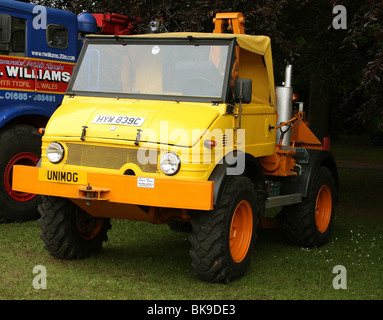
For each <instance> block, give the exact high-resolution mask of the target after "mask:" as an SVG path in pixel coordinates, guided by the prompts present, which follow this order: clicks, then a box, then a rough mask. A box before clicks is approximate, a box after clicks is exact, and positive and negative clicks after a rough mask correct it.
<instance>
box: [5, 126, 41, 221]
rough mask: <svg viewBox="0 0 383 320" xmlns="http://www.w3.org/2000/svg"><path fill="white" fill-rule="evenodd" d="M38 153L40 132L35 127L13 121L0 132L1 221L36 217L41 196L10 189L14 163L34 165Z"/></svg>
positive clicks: (39, 151) (38, 156)
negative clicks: (12, 123)
mask: <svg viewBox="0 0 383 320" xmlns="http://www.w3.org/2000/svg"><path fill="white" fill-rule="evenodd" d="M40 154H41V136H40V135H39V134H38V131H37V129H36V128H34V127H32V126H28V125H20V124H17V125H12V126H9V127H7V128H6V129H4V130H3V131H2V132H1V133H0V222H13V221H26V220H33V219H37V218H38V217H39V213H38V211H37V206H38V204H39V203H40V202H41V197H40V196H38V195H35V194H30V193H23V192H17V191H14V190H13V189H12V174H13V166H14V165H15V164H22V165H30V166H36V164H37V163H38V161H39V159H40Z"/></svg>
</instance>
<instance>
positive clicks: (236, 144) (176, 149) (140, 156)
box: [137, 121, 245, 175]
mask: <svg viewBox="0 0 383 320" xmlns="http://www.w3.org/2000/svg"><path fill="white" fill-rule="evenodd" d="M137 134H138V133H137ZM201 139H202V142H201ZM145 142H148V143H145ZM152 143H155V144H156V145H157V144H160V145H161V146H162V148H164V149H166V148H167V152H171V153H174V154H177V155H178V156H179V157H180V159H181V162H182V164H212V163H214V164H223V162H224V161H225V162H226V164H227V165H228V166H227V170H226V174H228V175H241V174H242V173H243V172H244V170H245V129H225V130H221V129H214V130H209V129H192V130H185V129H173V130H169V123H168V121H161V122H160V126H159V131H156V130H153V129H150V128H147V129H143V130H140V133H139V141H138V139H137V144H139V146H140V147H139V149H138V151H137V161H138V162H139V163H140V164H141V165H146V164H157V162H158V158H157V148H153V147H151V144H152ZM189 146H191V147H189Z"/></svg>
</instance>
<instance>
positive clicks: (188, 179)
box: [13, 13, 338, 283]
mask: <svg viewBox="0 0 383 320" xmlns="http://www.w3.org/2000/svg"><path fill="white" fill-rule="evenodd" d="M243 23H244V19H243V17H242V15H241V14H239V13H237V14H219V15H217V17H216V18H215V30H214V33H209V34H202V33H164V34H147V35H137V36H89V37H88V38H87V39H86V41H85V44H84V48H83V50H82V53H81V56H80V58H79V61H78V64H77V65H76V68H75V71H74V74H73V77H72V79H71V82H70V84H69V87H68V90H67V93H66V95H65V98H64V100H63V103H62V105H61V106H60V107H59V108H58V109H57V111H56V112H55V113H54V114H53V116H52V117H51V119H50V121H49V123H48V124H47V126H46V128H45V129H44V132H43V137H42V154H41V161H40V162H39V164H38V165H37V166H36V167H31V166H22V165H18V166H15V167H14V176H13V188H14V190H17V191H20V192H30V193H35V194H41V195H43V202H42V204H41V205H40V207H39V210H40V213H41V218H40V220H39V226H40V227H41V238H42V239H43V241H44V243H45V248H46V249H47V250H48V251H49V252H50V254H51V255H53V256H55V257H58V258H61V259H78V258H84V257H88V256H91V255H93V254H95V253H97V252H99V251H100V250H101V249H102V244H103V241H106V240H107V231H108V229H110V227H111V224H110V219H111V218H113V219H130V220H139V221H147V222H150V223H155V224H163V223H168V224H169V226H171V228H173V229H190V230H191V231H190V236H189V239H190V243H191V249H190V256H191V260H192V267H193V268H194V270H195V272H196V274H197V276H198V277H199V278H200V279H202V280H204V281H208V282H226V283H227V282H230V281H232V280H234V279H236V278H238V277H240V276H242V275H243V274H244V272H245V271H246V268H247V266H248V263H249V261H250V257H251V254H252V251H253V248H254V242H255V239H256V234H257V231H256V230H257V228H258V227H267V226H268V225H269V224H270V221H271V222H276V221H279V220H280V218H281V217H282V218H283V225H284V227H285V230H286V233H287V235H288V237H289V238H290V239H291V240H292V241H293V242H294V243H296V244H297V245H300V246H304V247H316V246H320V245H322V244H324V243H325V242H326V241H327V240H328V238H329V235H330V230H331V226H332V223H333V217H334V205H335V203H336V199H337V186H338V178H337V169H336V165H335V161H334V159H333V157H332V155H331V153H330V152H329V150H326V149H328V143H327V140H326V142H325V143H323V142H320V141H319V140H318V139H317V138H316V137H315V136H314V135H313V134H312V132H311V131H310V130H309V129H308V126H307V124H306V121H305V116H304V112H303V110H302V108H300V109H298V110H297V111H296V112H294V111H293V108H292V105H293V103H292V87H291V66H287V68H286V70H287V74H286V81H285V83H284V86H281V87H278V88H279V89H278V88H277V90H276V89H275V86H274V76H273V61H272V54H271V46H270V39H269V38H268V37H266V36H252V35H245V34H244V32H243ZM224 28H225V29H232V30H233V32H234V33H222V31H223V29H224ZM269 208H282V210H281V213H280V214H278V215H277V216H276V217H270V216H267V215H266V216H265V211H266V209H269Z"/></svg>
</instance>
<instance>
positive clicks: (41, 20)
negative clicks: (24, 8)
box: [32, 5, 47, 30]
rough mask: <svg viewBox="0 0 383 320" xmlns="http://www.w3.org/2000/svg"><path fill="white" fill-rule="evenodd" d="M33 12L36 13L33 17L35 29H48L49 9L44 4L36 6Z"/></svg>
mask: <svg viewBox="0 0 383 320" xmlns="http://www.w3.org/2000/svg"><path fill="white" fill-rule="evenodd" d="M32 12H33V13H34V14H36V16H35V17H34V18H33V21H32V26H33V28H34V29H37V30H39V29H44V30H45V29H46V28H47V9H46V8H45V7H44V6H39V5H37V6H34V7H33V10H32Z"/></svg>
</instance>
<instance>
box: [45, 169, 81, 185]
mask: <svg viewBox="0 0 383 320" xmlns="http://www.w3.org/2000/svg"><path fill="white" fill-rule="evenodd" d="M39 180H40V181H47V182H59V183H69V184H85V185H86V184H87V182H88V175H87V173H86V172H76V171H63V170H51V169H40V170H39Z"/></svg>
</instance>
